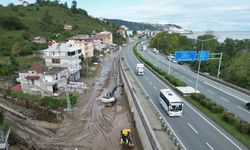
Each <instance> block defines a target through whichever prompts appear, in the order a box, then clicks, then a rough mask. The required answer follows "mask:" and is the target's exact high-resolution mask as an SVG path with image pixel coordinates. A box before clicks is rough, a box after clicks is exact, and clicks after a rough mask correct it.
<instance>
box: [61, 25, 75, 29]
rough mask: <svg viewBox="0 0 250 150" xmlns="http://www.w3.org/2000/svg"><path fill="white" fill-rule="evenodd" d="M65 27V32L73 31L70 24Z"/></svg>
mask: <svg viewBox="0 0 250 150" xmlns="http://www.w3.org/2000/svg"><path fill="white" fill-rule="evenodd" d="M63 26H64V30H72V28H73V27H72V25H70V24H64V25H63Z"/></svg>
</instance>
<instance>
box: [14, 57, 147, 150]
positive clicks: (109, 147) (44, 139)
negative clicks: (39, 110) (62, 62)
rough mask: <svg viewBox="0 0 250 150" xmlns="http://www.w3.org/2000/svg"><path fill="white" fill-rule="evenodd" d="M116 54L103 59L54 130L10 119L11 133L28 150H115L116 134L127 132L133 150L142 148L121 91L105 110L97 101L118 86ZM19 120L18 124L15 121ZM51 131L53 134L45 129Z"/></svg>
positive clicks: (116, 143) (37, 123) (118, 147)
mask: <svg viewBox="0 0 250 150" xmlns="http://www.w3.org/2000/svg"><path fill="white" fill-rule="evenodd" d="M117 60H118V53H114V55H110V54H109V55H108V56H106V57H105V58H104V60H103V62H102V64H101V67H100V68H101V69H100V71H99V72H98V74H97V77H96V78H95V79H93V78H92V79H91V78H88V79H84V82H85V83H87V85H88V86H89V89H88V90H87V91H86V93H82V94H80V95H79V102H78V103H77V105H76V106H75V107H74V108H73V112H72V114H71V115H68V116H66V117H65V119H64V120H63V122H62V123H61V124H59V126H58V127H57V128H56V125H55V124H46V122H43V123H39V122H35V121H32V120H27V121H20V120H19V119H18V118H11V119H10V120H9V122H10V123H11V124H13V126H12V128H13V132H14V133H15V134H16V135H17V136H19V137H21V138H22V139H24V140H25V141H26V142H27V143H28V144H27V145H29V147H28V149H63V150H72V149H78V150H119V149H121V146H120V143H119V142H120V131H121V130H122V129H123V128H131V129H132V134H133V139H134V143H135V147H134V149H138V150H141V149H142V146H141V143H140V140H139V137H138V134H137V131H136V129H135V127H134V125H133V122H132V120H131V118H132V116H131V113H130V110H129V105H128V102H127V100H126V96H125V95H124V94H122V93H124V92H123V91H122V89H121V88H118V90H117V91H116V92H115V97H116V98H117V102H116V104H115V105H114V106H112V107H105V105H104V104H103V103H102V102H101V101H100V98H101V97H102V96H103V95H105V94H106V93H107V92H109V91H111V90H112V89H113V87H114V86H115V85H118V84H120V78H119V71H118V63H117ZM18 120H19V121H18ZM46 127H47V128H48V127H51V128H54V129H55V131H56V132H55V133H54V132H51V131H49V130H47V129H45V128H46Z"/></svg>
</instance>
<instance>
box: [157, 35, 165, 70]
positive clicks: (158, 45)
mask: <svg viewBox="0 0 250 150" xmlns="http://www.w3.org/2000/svg"><path fill="white" fill-rule="evenodd" d="M161 39H166V37H165V36H164V37H163V38H161ZM157 47H158V51H159V52H160V38H157ZM158 63H159V62H158V55H157V56H156V65H157V67H158V65H159V64H158Z"/></svg>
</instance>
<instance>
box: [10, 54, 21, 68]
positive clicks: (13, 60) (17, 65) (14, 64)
mask: <svg viewBox="0 0 250 150" xmlns="http://www.w3.org/2000/svg"><path fill="white" fill-rule="evenodd" d="M9 60H10V63H11V66H12V69H13V71H16V70H17V69H18V67H19V63H18V62H17V60H16V57H15V56H14V55H10V57H9Z"/></svg>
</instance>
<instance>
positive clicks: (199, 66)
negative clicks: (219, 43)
mask: <svg viewBox="0 0 250 150" xmlns="http://www.w3.org/2000/svg"><path fill="white" fill-rule="evenodd" d="M213 39H214V37H212V38H209V39H205V40H200V39H196V40H197V41H201V51H203V42H206V41H209V40H213ZM200 68H201V60H199V65H198V73H197V77H196V84H195V92H197V86H198V81H199V75H200Z"/></svg>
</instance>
